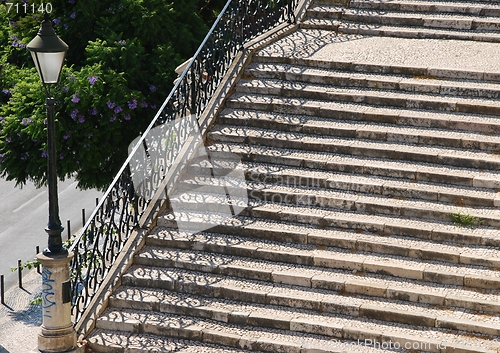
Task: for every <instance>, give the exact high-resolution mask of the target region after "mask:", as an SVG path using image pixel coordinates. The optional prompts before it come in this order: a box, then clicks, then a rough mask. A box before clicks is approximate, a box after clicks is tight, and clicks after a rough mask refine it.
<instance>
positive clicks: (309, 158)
mask: <svg viewBox="0 0 500 353" xmlns="http://www.w3.org/2000/svg"><path fill="white" fill-rule="evenodd" d="M207 150H208V151H209V152H210V155H211V158H220V159H224V158H228V159H231V158H232V157H234V155H235V154H236V155H239V156H240V158H241V160H242V161H244V162H256V163H270V164H277V165H281V166H288V167H300V168H307V169H319V170H324V171H328V172H341V173H350V174H351V173H352V174H358V175H367V176H381V177H390V178H398V179H400V180H408V181H411V182H413V183H420V182H429V183H438V184H447V185H452V186H454V187H459V186H465V187H475V188H484V189H492V190H495V191H496V190H498V189H500V173H498V172H495V171H483V170H481V171H480V170H477V169H474V168H463V167H450V166H447V167H443V166H442V165H438V164H432V163H425V162H422V163H421V162H408V161H393V160H390V159H387V158H376V157H363V156H350V155H342V154H337V153H327V152H319V151H300V150H294V149H286V148H277V147H269V146H257V145H239V144H233V143H213V144H211V145H209V146H207Z"/></svg>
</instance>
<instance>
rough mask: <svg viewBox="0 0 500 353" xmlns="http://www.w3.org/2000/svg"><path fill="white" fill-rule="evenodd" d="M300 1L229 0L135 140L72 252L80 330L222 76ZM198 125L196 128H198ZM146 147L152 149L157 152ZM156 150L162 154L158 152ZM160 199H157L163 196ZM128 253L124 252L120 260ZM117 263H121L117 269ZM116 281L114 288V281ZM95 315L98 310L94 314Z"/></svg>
mask: <svg viewBox="0 0 500 353" xmlns="http://www.w3.org/2000/svg"><path fill="white" fill-rule="evenodd" d="M297 3H298V0H229V1H228V2H227V3H226V5H225V7H224V8H223V10H222V11H221V13H220V15H219V16H218V18H217V20H216V22H215V23H214V25H213V26H212V28H211V29H210V31H209V32H208V34H207V36H206V37H205V40H204V41H203V43H202V44H201V46H200V47H199V49H198V50H197V52H196V54H195V55H194V56H193V58H192V59H191V61H190V63H189V65H188V66H187V67H186V69H185V70H184V72H183V73H182V75H181V76H180V77H179V80H177V81H176V83H175V85H174V88H173V89H172V91H171V92H170V94H169V95H168V97H167V98H166V100H165V101H164V103H163V105H162V106H161V108H160V109H159V111H158V112H157V114H156V115H155V117H154V118H153V120H152V121H151V123H150V125H149V127H148V128H147V129H146V131H145V132H144V133H143V134H142V135H141V137H140V138H138V139H137V143H136V144H135V147H133V148H132V149H131V150H130V153H129V156H128V158H127V160H126V161H125V163H124V164H123V166H122V167H121V169H120V171H119V172H118V173H117V175H116V176H115V178H114V180H113V181H112V183H111V185H110V186H109V188H108V189H107V191H106V193H105V194H104V196H103V197H102V199H101V200H100V202H99V204H98V206H97V207H96V209H95V210H94V212H93V213H92V215H91V217H90V218H89V220H88V221H87V222H86V224H85V226H84V228H83V230H82V231H81V233H80V234H79V235H78V236H77V237H76V238H75V239H74V240H73V242H72V245H71V247H70V249H69V251H70V252H72V253H73V254H74V258H73V260H72V262H71V264H70V273H71V282H72V283H71V285H72V286H71V288H72V316H73V320H74V322H75V325H76V326H78V322H79V320H80V319H81V318H82V317H83V316H84V314H87V313H86V312H85V311H86V310H91V309H92V308H91V307H89V306H90V303H91V302H92V300H93V299H94V297H95V296H96V294H97V293H98V291H99V289H100V287H101V286H103V287H104V286H105V285H107V286H111V285H110V283H111V282H110V281H116V279H109V277H110V276H109V275H110V274H112V272H110V270H111V268H112V267H113V266H114V264H115V262H116V261H117V259H118V258H119V256H120V254H121V253H123V252H124V247H125V246H126V243H127V240H128V239H129V237H130V236H131V234H132V233H133V232H138V231H141V229H142V230H144V229H147V228H148V227H149V228H150V227H151V223H152V222H154V220H153V219H152V218H154V217H152V216H151V215H155V214H156V215H157V214H158V213H159V212H160V211H161V209H160V208H161V207H163V206H162V205H164V204H165V202H161V194H162V193H163V192H164V191H163V190H162V189H164V188H165V186H167V187H168V183H167V184H166V183H165V180H168V179H169V178H170V177H172V176H173V175H174V174H175V173H176V172H177V170H174V169H175V168H171V167H172V161H173V160H175V158H176V157H177V156H178V155H179V153H181V152H182V149H183V148H185V147H184V146H183V145H185V141H186V139H187V137H188V136H189V134H190V133H191V132H192V131H193V130H194V129H197V127H198V126H193V125H199V122H198V121H197V120H196V119H194V120H193V119H183V118H184V117H188V116H195V117H199V116H200V114H202V113H203V110H204V108H205V107H206V106H207V104H208V103H209V100H210V98H211V97H212V96H213V95H214V93H215V91H216V89H217V87H218V86H219V84H220V83H221V82H222V80H223V79H224V76H225V74H226V73H227V72H228V70H229V68H230V66H231V64H232V62H233V60H234V58H235V57H236V56H237V54H238V52H239V51H240V50H241V49H242V48H243V45H244V44H245V43H247V42H249V41H251V40H252V39H254V38H256V37H257V36H259V35H261V34H263V33H265V32H266V31H268V30H270V29H273V28H275V27H276V26H278V25H280V24H282V23H286V22H289V23H292V22H295V14H294V11H295V10H296V7H297ZM193 121H194V123H193ZM171 122H175V124H173V125H172V124H170V125H171V126H174V129H176V131H174V132H173V133H170V137H169V139H168V141H164V140H165V139H162V138H160V141H151V138H152V137H154V133H152V131H153V129H157V128H158V127H160V126H162V125H165V124H166V123H171ZM148 144H155V149H156V150H159V151H155V153H154V154H149V153H148ZM158 152H159V153H158ZM133 162H135V163H136V166H137V163H138V164H139V165H140V166H142V168H143V170H142V173H144V172H147V174H148V177H146V178H144V179H143V182H142V183H141V184H140V185H137V184H136V183H134V182H133V177H134V170H133V168H131V165H132V163H133ZM159 195H160V196H159ZM122 256H123V255H122ZM115 266H116V265H115ZM115 284H116V283H115ZM92 310H95V308H94V309H92Z"/></svg>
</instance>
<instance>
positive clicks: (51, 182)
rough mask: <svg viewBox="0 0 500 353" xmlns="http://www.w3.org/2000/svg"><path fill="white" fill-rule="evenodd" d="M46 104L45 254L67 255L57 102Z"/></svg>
mask: <svg viewBox="0 0 500 353" xmlns="http://www.w3.org/2000/svg"><path fill="white" fill-rule="evenodd" d="M47 92H48V93H50V90H48V89H47ZM45 102H46V107H47V149H48V154H47V155H48V158H47V159H48V161H47V164H48V167H47V172H48V174H47V186H48V194H49V222H48V223H47V228H45V231H46V232H47V234H48V235H49V240H48V246H47V248H46V249H45V250H44V251H43V253H44V255H46V256H51V255H56V254H60V255H67V254H68V251H67V250H66V249H65V248H64V247H63V244H62V237H61V234H62V231H63V230H64V228H63V227H62V226H61V220H60V219H59V199H58V195H57V150H56V136H55V123H54V109H55V100H54V98H53V97H50V95H48V96H47V98H46V101H45Z"/></svg>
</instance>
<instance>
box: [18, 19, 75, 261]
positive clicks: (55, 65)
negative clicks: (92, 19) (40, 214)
mask: <svg viewBox="0 0 500 353" xmlns="http://www.w3.org/2000/svg"><path fill="white" fill-rule="evenodd" d="M68 48H69V47H68V45H67V44H66V43H64V42H63V41H62V40H61V39H60V38H59V37H58V36H57V34H56V33H55V32H54V29H53V28H52V22H51V21H50V20H49V18H48V15H47V14H45V18H44V21H43V22H42V26H41V27H40V30H39V31H38V34H37V36H36V37H35V38H33V40H32V41H31V42H30V43H29V44H28V46H27V49H28V50H29V51H30V52H31V56H32V57H33V61H34V62H35V66H36V69H37V71H38V74H39V75H40V79H41V80H42V83H43V86H44V88H45V94H46V96H47V98H46V107H47V131H48V133H47V148H48V174H47V184H48V192H49V222H48V224H47V228H45V231H46V232H47V234H48V235H49V241H48V247H47V249H45V250H44V251H43V253H44V255H46V256H54V255H64V254H67V250H66V249H65V248H64V247H63V245H62V237H61V233H62V231H63V229H64V228H63V227H62V226H61V220H60V219H59V201H58V196H57V166H56V160H57V159H56V158H57V157H56V142H55V126H54V105H55V101H54V98H53V97H52V96H51V93H50V87H51V85H53V84H56V83H57V82H58V81H59V76H60V74H61V70H62V65H63V62H64V58H65V56H66V52H67V51H68Z"/></svg>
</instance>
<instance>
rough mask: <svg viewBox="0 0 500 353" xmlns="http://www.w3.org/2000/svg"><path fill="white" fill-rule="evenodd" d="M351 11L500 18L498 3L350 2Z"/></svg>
mask: <svg viewBox="0 0 500 353" xmlns="http://www.w3.org/2000/svg"><path fill="white" fill-rule="evenodd" d="M349 8H351V9H367V10H385V11H412V12H422V13H426V14H427V13H439V12H441V13H455V14H464V15H474V16H482V17H484V16H497V17H498V16H500V2H498V1H495V0H493V1H473V2H472V1H442V0H437V1H436V0H424V1H420V0H415V1H408V0H379V1H376V2H374V1H371V0H351V1H350V2H349Z"/></svg>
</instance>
